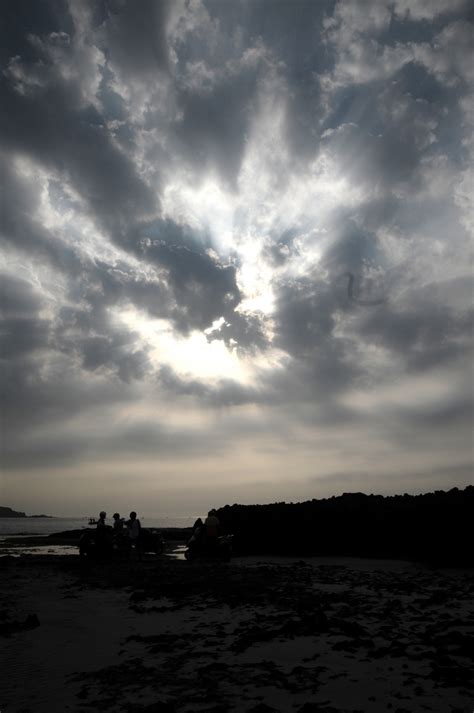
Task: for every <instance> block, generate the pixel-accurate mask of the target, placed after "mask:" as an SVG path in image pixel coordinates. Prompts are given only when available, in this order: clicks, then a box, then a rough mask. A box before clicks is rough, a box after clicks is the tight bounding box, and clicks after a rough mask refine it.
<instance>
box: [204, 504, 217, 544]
mask: <svg viewBox="0 0 474 713" xmlns="http://www.w3.org/2000/svg"><path fill="white" fill-rule="evenodd" d="M204 524H205V525H206V544H207V546H208V547H216V545H217V536H218V534H219V525H220V522H219V518H218V517H217V512H216V511H215V510H214V509H212V510H210V511H209V513H208V515H207V517H206V522H205V523H204Z"/></svg>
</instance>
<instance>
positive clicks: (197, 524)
mask: <svg viewBox="0 0 474 713" xmlns="http://www.w3.org/2000/svg"><path fill="white" fill-rule="evenodd" d="M203 525H204V523H203V521H202V520H201V518H200V517H198V519H197V520H196V522H195V523H194V525H193V535H194V533H195V532H196V530H197V529H198V528H200V527H202V526H203Z"/></svg>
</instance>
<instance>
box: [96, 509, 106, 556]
mask: <svg viewBox="0 0 474 713" xmlns="http://www.w3.org/2000/svg"><path fill="white" fill-rule="evenodd" d="M106 517H107V513H106V512H105V511H104V510H101V511H100V513H99V519H98V521H97V549H98V551H99V553H100V554H101V555H103V554H104V552H105V549H106V547H107V525H106V524H105V518H106Z"/></svg>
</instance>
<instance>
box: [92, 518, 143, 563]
mask: <svg viewBox="0 0 474 713" xmlns="http://www.w3.org/2000/svg"><path fill="white" fill-rule="evenodd" d="M106 517H107V513H106V512H105V511H104V510H102V511H101V512H100V513H99V519H98V521H97V544H98V546H99V548H100V547H103V548H104V549H105V547H106V543H107V537H108V532H107V525H106V524H105V520H106ZM113 519H114V524H113V529H112V539H113V542H114V544H115V545H116V546H118V547H120V546H121V545H123V543H124V542H125V541H127V542H128V544H129V545H130V548H131V549H135V550H136V552H137V554H138V558H139V559H141V558H142V548H141V542H140V534H141V529H142V526H141V523H140V520H139V519H138V517H137V513H136V512H135V511H134V510H132V512H131V513H130V519H129V520H127V521H125V518H123V517H120V514H119V513H118V512H115V513H114V515H113ZM125 538H128V539H127V540H125Z"/></svg>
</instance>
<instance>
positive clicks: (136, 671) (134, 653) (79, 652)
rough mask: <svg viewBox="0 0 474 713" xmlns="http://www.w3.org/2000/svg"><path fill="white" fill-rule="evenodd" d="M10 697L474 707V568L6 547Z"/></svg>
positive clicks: (69, 707) (368, 710) (154, 703)
mask: <svg viewBox="0 0 474 713" xmlns="http://www.w3.org/2000/svg"><path fill="white" fill-rule="evenodd" d="M0 566H1V570H2V577H1V581H2V584H1V595H0V596H1V601H0V612H1V619H0V632H1V634H2V644H3V646H2V648H1V650H2V653H1V660H0V670H1V671H2V674H3V678H4V681H5V684H4V686H3V691H2V701H1V705H0V708H1V710H2V713H26V712H29V711H35V712H36V713H41V712H42V711H48V712H49V713H55V711H58V712H59V711H98V710H110V711H124V712H129V711H132V710H133V711H134V713H154V712H161V713H191V712H192V711H208V712H209V713H210V712H211V711H212V712H213V713H218V712H219V711H222V712H223V711H236V712H237V711H239V712H240V711H242V712H243V713H244V712H245V713H247V712H248V713H250V712H252V711H253V712H254V713H265V712H267V713H268V712H270V711H280V712H284V711H295V712H296V713H311V712H312V711H319V712H323V711H324V712H325V713H330V712H331V713H335V712H339V711H342V712H350V713H355V712H356V711H361V712H363V713H378V712H379V711H386V710H390V711H394V713H395V712H398V713H405V712H413V713H415V712H418V711H436V712H438V711H449V712H450V713H455V712H457V713H461V711H462V712H463V713H464V711H470V710H471V708H472V701H473V700H474V680H473V672H472V657H473V654H474V651H473V634H474V596H473V595H474V572H473V571H472V570H470V571H469V570H462V569H458V570H454V569H451V570H435V569H430V568H428V567H425V566H422V565H418V564H415V563H408V562H402V561H396V560H392V561H389V560H362V559H361V560H357V559H342V558H332V559H331V558H307V559H305V560H298V559H297V558H278V557H268V558H265V557H246V558H244V557H238V558H234V559H233V560H232V562H231V563H229V564H219V563H214V564H213V563H210V562H196V563H193V564H189V563H188V562H185V561H183V560H180V559H173V558H170V557H167V556H162V557H160V558H157V557H151V556H150V557H148V558H145V560H144V561H143V562H137V561H118V562H104V563H95V562H87V561H81V558H79V557H78V556H77V555H69V556H62V557H59V556H55V555H46V556H41V557H39V556H34V555H29V556H28V555H27V556H22V557H11V556H6V557H3V558H1V560H0Z"/></svg>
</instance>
